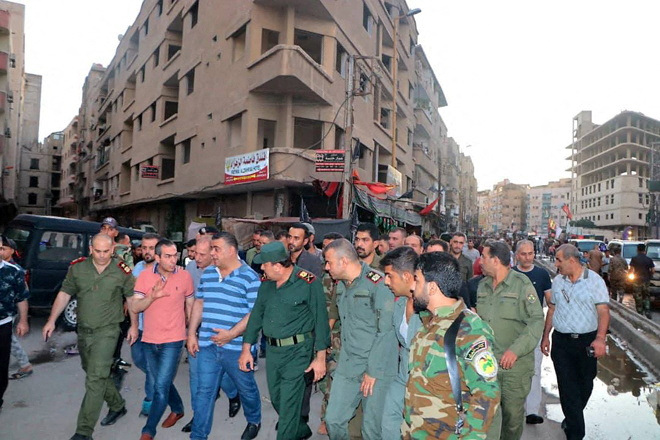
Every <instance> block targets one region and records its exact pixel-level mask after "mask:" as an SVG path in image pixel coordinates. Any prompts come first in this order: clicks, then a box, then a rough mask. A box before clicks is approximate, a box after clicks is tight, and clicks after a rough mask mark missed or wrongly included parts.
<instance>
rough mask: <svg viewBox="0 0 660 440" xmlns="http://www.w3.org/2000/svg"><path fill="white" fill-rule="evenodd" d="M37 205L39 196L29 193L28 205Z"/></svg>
mask: <svg viewBox="0 0 660 440" xmlns="http://www.w3.org/2000/svg"><path fill="white" fill-rule="evenodd" d="M36 204H37V194H36V193H28V205H36Z"/></svg>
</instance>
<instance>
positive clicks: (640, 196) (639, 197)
mask: <svg viewBox="0 0 660 440" xmlns="http://www.w3.org/2000/svg"><path fill="white" fill-rule="evenodd" d="M637 199H638V203H642V195H641V194H638V197H637Z"/></svg>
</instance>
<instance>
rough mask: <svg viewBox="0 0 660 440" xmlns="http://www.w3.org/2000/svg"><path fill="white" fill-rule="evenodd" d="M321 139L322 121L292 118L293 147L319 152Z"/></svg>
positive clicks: (321, 146)
mask: <svg viewBox="0 0 660 440" xmlns="http://www.w3.org/2000/svg"><path fill="white" fill-rule="evenodd" d="M322 137H323V121H316V120H313V119H305V118H294V120H293V147H294V148H304V149H310V150H320V149H321V148H323V145H322V142H321V140H322Z"/></svg>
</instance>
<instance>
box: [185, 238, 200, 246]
mask: <svg viewBox="0 0 660 440" xmlns="http://www.w3.org/2000/svg"><path fill="white" fill-rule="evenodd" d="M193 246H197V240H195V239H194V238H193V239H192V240H188V242H187V243H186V247H193Z"/></svg>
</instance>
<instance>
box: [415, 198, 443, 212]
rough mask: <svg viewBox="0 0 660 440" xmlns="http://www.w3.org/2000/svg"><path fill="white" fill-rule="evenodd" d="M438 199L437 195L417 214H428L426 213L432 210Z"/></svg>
mask: <svg viewBox="0 0 660 440" xmlns="http://www.w3.org/2000/svg"><path fill="white" fill-rule="evenodd" d="M438 200H440V197H438V198H437V199H435V200H434V201H432V202H431V203H430V204H429V205H428V206H427V207H426V208H424V209H422V210H421V211H419V215H428V214H430V213H431V211H433V208H434V207H435V205H437V204H438Z"/></svg>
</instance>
